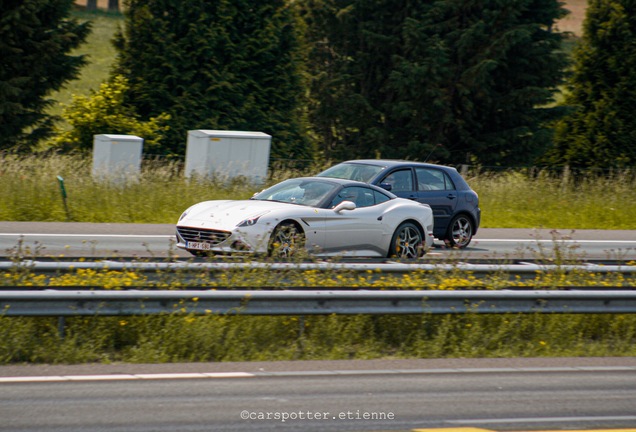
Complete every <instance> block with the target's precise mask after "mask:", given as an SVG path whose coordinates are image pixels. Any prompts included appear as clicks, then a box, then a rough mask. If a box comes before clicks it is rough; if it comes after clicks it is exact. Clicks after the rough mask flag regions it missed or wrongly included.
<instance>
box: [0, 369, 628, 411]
mask: <svg viewBox="0 0 636 432" xmlns="http://www.w3.org/2000/svg"><path fill="white" fill-rule="evenodd" d="M611 371H616V372H623V371H634V372H636V366H599V367H593V366H585V367H574V366H573V367H544V368H541V367H526V368H459V369H453V368H448V369H377V370H364V369H363V370H324V371H280V372H276V371H272V372H268V371H259V372H194V373H191V372H188V373H161V374H144V373H140V374H109V375H58V376H15V377H6V376H5V377H0V384H3V383H4V384H7V383H34V382H70V381H117V380H173V379H199V378H206V379H207V378H255V377H291V376H293V377H298V376H329V375H340V376H342V375H350V376H351V375H396V374H449V373H453V374H456V373H462V374H473V373H497V374H500V373H518V372H539V373H543V372H611ZM634 418H635V419H636V417H634ZM470 421H472V420H470ZM483 422H488V421H486V420H483Z"/></svg>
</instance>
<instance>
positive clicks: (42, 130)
mask: <svg viewBox="0 0 636 432" xmlns="http://www.w3.org/2000/svg"><path fill="white" fill-rule="evenodd" d="M73 4H74V2H73V1H72V0H19V1H18V0H13V1H11V0H1V1H0V10H2V15H1V16H0V149H16V148H19V149H21V150H23V151H24V150H28V149H31V148H32V147H33V146H35V145H36V144H37V143H38V142H39V141H41V140H42V139H45V138H48V137H50V136H51V135H52V134H53V124H54V121H55V120H56V118H55V117H53V116H51V115H49V114H47V113H46V109H47V107H49V106H50V105H51V104H53V101H52V100H50V99H48V96H49V95H50V94H51V93H53V92H55V91H57V90H59V89H60V88H62V87H63V86H64V84H65V83H66V82H68V81H69V80H72V79H74V78H76V77H77V76H78V74H79V71H80V69H81V67H82V66H83V65H84V64H85V62H86V60H85V59H84V56H74V55H69V52H71V50H72V49H74V48H76V47H78V46H79V45H80V44H82V43H83V42H84V41H85V39H86V37H87V36H88V34H89V32H90V23H88V22H85V23H79V22H78V21H77V20H75V19H71V18H69V16H70V12H71V8H72V7H73Z"/></svg>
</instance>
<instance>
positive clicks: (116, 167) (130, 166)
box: [93, 134, 144, 181]
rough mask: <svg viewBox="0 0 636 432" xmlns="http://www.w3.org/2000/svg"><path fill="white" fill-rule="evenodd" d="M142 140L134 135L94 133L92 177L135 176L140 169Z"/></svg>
mask: <svg viewBox="0 0 636 432" xmlns="http://www.w3.org/2000/svg"><path fill="white" fill-rule="evenodd" d="M143 142H144V140H143V139H142V138H140V137H138V136H135V135H109V134H106V135H95V136H94V137H93V177H94V178H99V179H103V180H118V181H122V180H126V179H130V178H136V177H137V176H138V175H139V172H140V170H141V152H142V149H143Z"/></svg>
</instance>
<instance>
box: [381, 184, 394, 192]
mask: <svg viewBox="0 0 636 432" xmlns="http://www.w3.org/2000/svg"><path fill="white" fill-rule="evenodd" d="M380 187H381V188H382V189H384V190H388V191H391V189H393V186H392V185H391V183H380Z"/></svg>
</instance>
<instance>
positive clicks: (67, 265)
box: [0, 260, 636, 275]
mask: <svg viewBox="0 0 636 432" xmlns="http://www.w3.org/2000/svg"><path fill="white" fill-rule="evenodd" d="M17 267H22V268H28V269H29V270H32V271H34V272H36V273H56V272H69V271H75V270H79V269H85V270H86V269H91V270H114V271H124V270H130V271H138V272H153V271H154V272H157V271H183V272H199V271H207V272H214V271H228V270H257V269H266V270H272V271H289V270H345V271H352V272H366V271H381V272H383V273H407V272H413V271H453V270H454V271H469V272H472V273H493V272H506V273H512V274H534V273H537V272H553V271H563V272H574V271H582V272H590V273H592V272H593V273H616V272H619V273H624V274H634V275H636V265H618V264H610V265H603V264H577V265H569V264H537V263H532V262H524V261H521V262H517V263H515V264H503V263H488V264H471V263H468V262H458V263H450V264H449V263H430V262H429V263H414V262H392V261H388V262H298V263H296V262H256V261H254V262H219V261H217V262H196V261H174V262H156V261H148V262H144V261H133V262H131V261H115V260H101V261H37V260H24V261H21V262H19V263H16V262H13V261H0V271H8V270H11V269H15V268H17Z"/></svg>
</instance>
